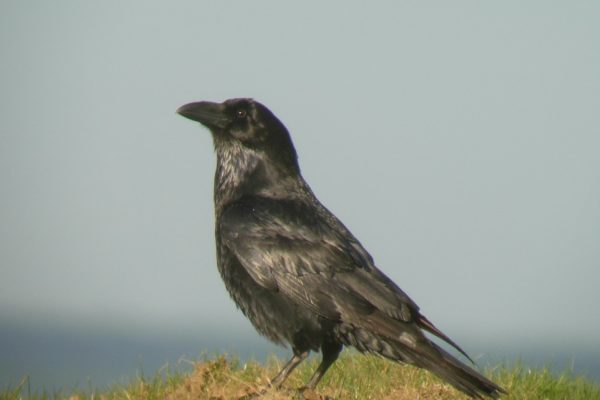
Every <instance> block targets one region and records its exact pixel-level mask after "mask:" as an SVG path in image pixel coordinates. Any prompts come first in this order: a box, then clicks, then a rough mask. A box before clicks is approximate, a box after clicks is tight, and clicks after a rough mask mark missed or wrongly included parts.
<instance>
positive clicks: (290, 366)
mask: <svg viewBox="0 0 600 400" xmlns="http://www.w3.org/2000/svg"><path fill="white" fill-rule="evenodd" d="M306 357H308V351H299V350H296V349H294V355H293V356H292V358H291V359H290V361H288V362H287V364H285V365H284V366H283V368H282V369H281V371H279V373H278V374H277V375H275V377H274V378H273V379H271V386H273V387H279V386H281V384H282V383H283V381H285V380H286V378H287V377H288V375H289V374H290V373H291V372H292V371H293V370H294V368H296V367H297V366H298V364H300V363H301V362H302V361H304V360H305V359H306Z"/></svg>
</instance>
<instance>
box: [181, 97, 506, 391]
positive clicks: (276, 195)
mask: <svg viewBox="0 0 600 400" xmlns="http://www.w3.org/2000/svg"><path fill="white" fill-rule="evenodd" d="M178 112H179V113H180V114H181V115H183V116H185V117H187V118H189V119H192V120H195V121H198V122H200V123H202V124H203V125H205V126H206V127H207V128H209V129H210V130H211V132H212V137H213V141H214V146H215V151H216V154H217V169H216V174H215V182H214V201H215V213H216V227H215V234H216V245H217V266H218V269H219V272H220V274H221V276H222V278H223V280H224V282H225V286H226V287H227V290H228V291H229V293H230V295H231V297H232V298H233V300H234V301H235V303H236V304H237V306H238V307H239V308H240V309H241V310H242V312H243V313H244V314H245V315H246V316H247V317H248V318H249V320H250V321H251V322H252V324H253V326H254V327H255V328H256V329H257V330H258V331H259V332H260V333H261V334H263V335H264V336H266V337H268V338H269V339H271V340H272V341H274V342H277V343H280V344H284V345H285V344H287V345H290V346H291V347H292V350H293V352H294V356H293V357H292V359H291V360H290V361H289V362H288V364H287V365H286V366H285V367H284V368H283V369H282V371H281V372H280V373H279V374H278V375H277V376H276V377H275V378H274V379H273V380H272V383H273V384H274V385H279V384H281V383H282V382H283V381H284V380H285V378H286V377H287V375H288V374H289V373H290V372H291V371H292V370H293V369H294V368H295V367H296V366H297V365H298V364H299V363H300V362H301V361H302V360H304V358H306V356H307V355H308V353H309V352H310V351H311V350H313V351H318V350H319V349H320V350H321V351H322V353H323V361H322V363H321V365H320V366H319V368H318V369H317V371H316V372H315V374H314V376H313V377H312V378H311V380H310V381H309V383H308V387H311V388H314V387H315V386H316V385H317V383H318V382H319V380H320V379H321V377H322V376H323V374H324V373H325V372H326V370H327V368H328V367H329V366H330V365H331V364H332V363H333V362H335V360H336V358H337V356H338V354H339V352H340V351H341V350H342V347H343V346H353V347H355V348H357V349H358V350H359V351H361V352H372V353H377V354H379V355H381V356H384V357H386V358H389V359H392V360H395V361H399V362H405V363H409V364H412V365H416V366H418V367H422V368H425V369H428V370H430V371H431V372H433V373H435V374H436V375H438V376H440V377H441V378H442V379H444V380H446V381H448V382H449V383H451V384H452V385H454V386H455V387H456V388H458V389H459V390H461V391H463V392H464V393H466V394H468V395H470V396H472V397H475V398H482V397H483V396H489V397H493V398H496V397H499V396H500V394H501V393H504V391H503V389H502V388H500V387H499V386H497V385H496V384H494V383H493V382H491V381H489V380H488V379H486V378H485V377H483V376H482V375H480V374H479V373H478V372H476V371H475V370H474V369H472V368H471V367H469V366H467V365H465V364H463V363H461V362H460V361H458V360H457V359H456V358H454V357H453V356H451V355H450V354H448V353H447V352H446V351H444V350H443V349H441V348H440V347H439V346H438V345H437V344H435V343H434V342H432V341H431V340H429V339H428V338H427V337H426V336H425V334H424V333H423V331H428V332H430V333H432V334H434V335H436V336H438V337H439V338H441V339H443V340H445V341H446V342H448V343H450V344H451V345H452V346H454V347H455V348H456V349H457V350H459V351H460V352H461V353H462V354H464V355H465V356H466V353H465V352H464V351H463V350H462V349H460V348H459V347H458V346H457V345H456V344H455V343H454V342H453V341H452V340H450V339H449V338H448V337H447V336H446V335H444V334H443V333H442V332H441V331H439V330H438V329H437V328H436V327H435V326H434V325H433V324H432V323H431V322H430V321H429V320H427V319H426V318H425V317H424V316H423V315H421V313H420V312H419V307H418V306H417V305H416V304H415V303H414V302H413V301H412V300H411V299H410V298H409V297H408V296H407V295H406V293H404V292H403V291H402V290H401V289H400V288H399V287H398V286H397V285H396V284H395V283H394V282H392V281H391V280H390V279H389V278H388V277H387V276H385V275H384V274H383V273H382V272H381V271H380V270H379V269H378V268H377V267H376V266H375V264H374V263H373V259H372V258H371V256H370V255H369V253H368V252H367V251H366V250H365V249H364V248H363V247H362V245H361V244H360V243H359V242H358V240H357V239H356V238H355V237H354V236H353V235H352V233H350V231H349V230H348V229H347V228H346V227H345V226H344V225H343V224H342V223H341V222H340V221H339V220H338V219H337V218H336V217H335V216H334V215H333V214H332V213H331V212H329V211H328V210H327V209H326V208H325V207H324V206H323V205H322V204H321V203H320V202H319V201H318V200H317V198H316V197H315V196H314V194H313V193H312V191H311V189H310V188H309V186H308V185H307V184H306V182H305V181H304V179H303V178H302V176H301V174H300V168H299V166H298V162H297V156H296V151H295V149H294V146H293V144H292V141H291V139H290V135H289V133H288V131H287V129H286V128H285V126H284V125H283V124H282V123H281V122H280V121H279V120H278V119H277V118H276V117H275V116H274V115H273V114H272V113H271V111H269V110H268V109H267V108H266V107H265V106H263V105H262V104H260V103H258V102H256V101H254V100H251V99H231V100H227V101H225V102H224V103H210V102H197V103H190V104H186V105H184V106H182V107H181V108H180V109H179V110H178ZM467 357H468V356H467Z"/></svg>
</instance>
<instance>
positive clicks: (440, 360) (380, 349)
mask: <svg viewBox="0 0 600 400" xmlns="http://www.w3.org/2000/svg"><path fill="white" fill-rule="evenodd" d="M386 322H388V323H389V322H390V321H389V320H388V321H386ZM394 322H395V323H397V322H396V321H394ZM376 326H377V327H378V328H379V329H378V332H377V333H375V332H373V331H371V330H366V329H361V328H357V327H353V328H351V329H347V330H345V331H344V332H342V333H343V335H342V336H341V337H342V341H343V342H344V344H346V345H351V346H354V347H355V348H357V349H358V350H359V351H360V352H364V353H377V354H379V355H381V356H383V357H385V358H388V359H391V360H394V361H399V362H403V363H407V364H411V365H414V366H416V367H420V368H423V369H426V370H428V371H430V372H432V373H434V374H435V375H437V376H438V377H440V378H441V379H443V380H444V381H446V382H448V383H449V384H451V385H452V386H454V387H455V388H456V389H458V390H460V391H461V392H463V393H465V394H467V395H469V396H471V397H472V398H475V399H484V398H486V397H489V398H493V399H497V398H499V397H500V396H501V395H502V394H506V391H505V390H504V389H502V388H501V387H500V386H498V385H496V384H495V383H494V382H492V381H490V380H489V379H487V378H486V377H485V376H483V375H481V374H480V373H479V372H477V371H475V370H474V369H473V368H471V367H469V366H468V365H466V364H464V363H462V362H461V361H459V360H458V359H456V358H455V357H453V356H452V355H451V354H450V353H448V352H447V351H445V350H444V349H442V348H441V347H440V346H438V345H437V344H435V343H434V342H432V341H431V340H429V339H428V338H427V337H426V336H425V335H423V334H422V333H421V332H420V331H417V330H414V331H412V332H411V330H410V329H408V330H405V332H404V333H403V334H402V335H399V336H398V335H396V336H395V338H393V339H391V338H392V337H393V336H392V335H391V334H390V331H389V330H387V329H386V328H387V327H386V326H385V325H383V324H380V325H376ZM390 327H392V328H393V324H391V325H390ZM405 327H407V326H406V325H405ZM386 331H387V332H386ZM396 331H398V330H396Z"/></svg>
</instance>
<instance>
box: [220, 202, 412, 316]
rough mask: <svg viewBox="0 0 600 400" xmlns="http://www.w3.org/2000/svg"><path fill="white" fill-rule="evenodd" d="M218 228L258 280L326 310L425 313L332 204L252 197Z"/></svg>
mask: <svg viewBox="0 0 600 400" xmlns="http://www.w3.org/2000/svg"><path fill="white" fill-rule="evenodd" d="M323 213H326V215H324V214H323ZM332 218H333V219H332ZM219 230H220V235H221V238H222V240H223V241H224V243H225V244H226V246H228V247H229V248H230V250H231V251H232V252H233V253H234V254H235V255H236V257H237V258H238V259H239V261H240V263H241V264H242V266H243V267H244V268H245V269H246V270H247V271H248V273H249V274H250V275H251V276H252V278H253V279H254V280H255V281H256V282H258V283H259V284H260V285H262V286H264V287H266V288H271V289H275V290H280V291H281V292H283V293H284V294H286V295H287V296H289V297H290V298H291V299H293V300H294V301H295V302H297V303H301V304H303V305H304V306H306V307H308V308H310V309H312V310H313V311H314V312H315V313H317V314H319V315H321V316H323V317H326V318H330V319H339V318H341V317H343V316H348V315H349V316H355V317H360V316H361V315H366V314H369V313H371V312H373V311H374V310H379V311H381V312H383V313H384V314H387V315H388V316H390V317H392V318H394V319H398V320H401V321H407V322H408V321H412V320H413V319H414V318H415V317H417V316H418V315H419V313H418V307H417V305H416V304H415V303H414V302H413V301H412V300H411V299H410V298H409V297H408V296H407V295H406V294H405V293H404V292H403V291H402V290H401V289H400V288H399V287H398V286H396V285H395V284H394V283H393V282H392V281H391V280H390V279H389V278H388V277H386V276H385V275H384V274H383V273H382V272H381V271H379V270H378V269H377V268H376V267H375V266H374V265H373V262H372V259H371V257H370V256H369V255H368V253H367V252H366V251H365V250H364V249H363V248H362V246H361V245H360V243H358V241H357V240H356V239H355V238H354V237H353V236H352V235H351V234H350V232H348V231H347V229H345V227H343V225H341V223H339V221H337V219H335V217H333V215H332V214H330V213H328V212H327V211H326V210H325V209H320V208H318V207H315V206H314V205H306V204H304V203H302V202H298V201H291V200H272V199H265V198H258V197H252V198H245V199H243V200H241V201H238V202H236V203H234V204H232V205H230V206H228V207H227V208H226V209H225V210H224V212H223V213H222V215H221V216H220V218H219Z"/></svg>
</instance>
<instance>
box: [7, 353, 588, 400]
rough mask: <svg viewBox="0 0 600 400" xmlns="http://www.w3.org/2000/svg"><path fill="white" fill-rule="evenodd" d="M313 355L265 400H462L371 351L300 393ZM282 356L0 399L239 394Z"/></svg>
mask: <svg viewBox="0 0 600 400" xmlns="http://www.w3.org/2000/svg"><path fill="white" fill-rule="evenodd" d="M317 363H318V359H316V358H313V359H311V360H310V361H308V362H305V363H304V364H302V365H301V366H300V367H298V369H297V370H296V371H295V372H294V373H293V374H292V375H291V376H290V378H289V379H288V380H287V382H286V384H285V385H284V388H283V389H281V390H268V391H267V392H266V393H265V394H264V395H263V396H261V397H260V398H261V399H264V400H288V399H302V398H304V399H306V400H329V399H361V400H362V399H365V400H369V399H377V400H391V399H398V400H404V399H406V400H408V399H410V400H415V399H420V400H433V399H436V400H437V399H440V400H448V399H467V397H466V396H463V395H462V394H460V393H459V392H457V391H456V390H454V389H453V388H452V387H450V386H449V385H446V384H444V383H443V382H442V381H440V380H439V379H437V378H436V377H434V376H433V375H432V374H430V373H427V372H425V371H423V370H420V369H417V368H413V367H409V366H402V365H399V364H395V363H392V362H389V361H386V360H383V359H381V358H378V357H374V356H363V355H360V354H356V353H351V352H347V353H346V354H345V355H343V356H342V357H340V359H339V360H338V362H336V364H334V366H333V367H332V368H331V369H330V370H329V372H328V373H327V375H326V376H325V378H324V379H323V381H322V382H321V383H320V385H319V387H318V390H317V391H316V392H311V391H306V392H304V393H303V394H299V392H298V391H296V390H294V389H293V388H298V387H301V386H302V385H303V383H305V382H306V381H307V380H308V379H309V377H310V376H311V374H312V372H313V370H314V369H315V368H316V365H317ZM282 364H283V362H282V361H281V360H278V359H276V358H272V359H270V360H269V361H268V362H267V363H266V364H265V365H261V364H258V363H256V362H248V363H242V362H240V361H238V360H236V359H234V358H225V357H217V358H213V359H208V358H206V359H203V360H201V361H197V362H194V363H193V366H194V369H193V371H191V372H190V371H185V372H184V371H183V370H172V369H169V368H165V369H164V370H163V371H161V372H160V373H158V374H157V375H155V376H154V377H152V378H150V379H148V378H144V377H143V376H140V377H137V378H135V379H133V380H132V381H131V382H129V383H127V384H123V385H119V386H115V387H112V388H110V389H108V390H103V391H96V390H93V389H92V388H90V389H89V390H87V391H80V392H77V391H74V392H72V393H68V394H63V393H46V392H42V393H32V392H31V390H30V389H28V385H27V380H26V379H24V380H23V382H21V383H20V384H19V385H17V386H15V387H13V388H8V389H6V390H4V392H0V400H55V399H66V400H121V399H122V400H154V399H156V400H159V399H160V400H192V399H194V400H204V399H206V400H226V399H244V397H247V396H248V395H250V394H253V393H257V392H259V391H261V390H263V389H266V388H267V383H268V378H269V377H271V376H273V375H274V374H275V373H276V372H277V370H278V369H279V368H280V367H281V366H282ZM485 375H486V376H488V377H490V378H491V379H493V380H494V381H495V382H496V383H498V384H500V385H501V386H503V387H504V388H505V389H507V390H508V391H509V395H508V396H505V397H503V399H506V400H512V399H523V400H525V399H526V400H546V399H548V400H550V399H564V400H600V387H598V386H597V385H595V384H593V383H591V382H590V381H588V380H586V379H584V378H582V377H576V376H573V375H572V373H570V372H568V371H567V372H564V373H562V374H560V375H555V374H552V373H551V372H550V371H549V370H548V369H547V368H544V369H538V370H531V369H528V368H527V367H525V366H523V365H521V364H517V365H515V366H512V367H504V366H499V367H496V368H494V369H489V370H487V371H485Z"/></svg>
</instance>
